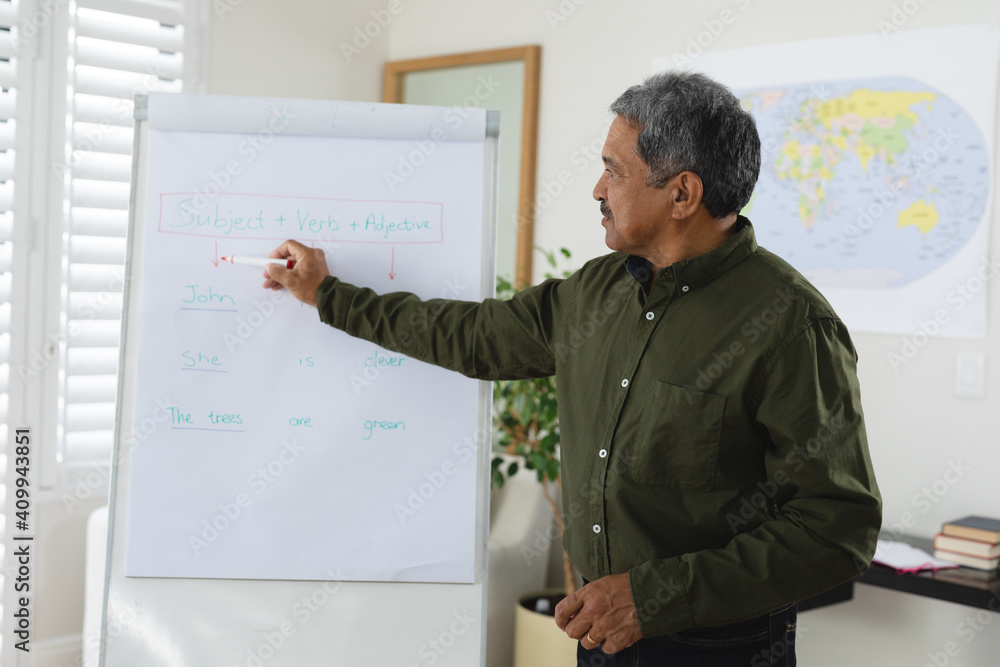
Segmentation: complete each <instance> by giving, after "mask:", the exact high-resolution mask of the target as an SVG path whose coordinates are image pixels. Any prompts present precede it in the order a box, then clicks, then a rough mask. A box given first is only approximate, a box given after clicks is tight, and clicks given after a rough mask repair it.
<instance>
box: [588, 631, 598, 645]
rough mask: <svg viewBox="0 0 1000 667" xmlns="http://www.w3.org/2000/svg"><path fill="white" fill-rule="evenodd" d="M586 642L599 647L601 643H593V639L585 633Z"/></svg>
mask: <svg viewBox="0 0 1000 667" xmlns="http://www.w3.org/2000/svg"><path fill="white" fill-rule="evenodd" d="M587 641H589V642H590V643H591V644H593V645H594V646H600V645H601V642H598V641H594V638H593V637H591V636H590V633H589V632H588V633H587Z"/></svg>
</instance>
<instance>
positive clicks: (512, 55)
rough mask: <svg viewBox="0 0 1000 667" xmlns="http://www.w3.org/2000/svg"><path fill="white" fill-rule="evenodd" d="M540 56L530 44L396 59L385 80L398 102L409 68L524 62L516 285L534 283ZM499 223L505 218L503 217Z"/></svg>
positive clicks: (387, 95) (389, 98)
mask: <svg viewBox="0 0 1000 667" xmlns="http://www.w3.org/2000/svg"><path fill="white" fill-rule="evenodd" d="M541 59H542V47H540V46H537V45H530V46H518V47H512V48H508V49H495V50H492V51H472V52H469V53H455V54H452V55H447V56H437V57H432V58H414V59H412V60H396V61H391V62H387V63H386V64H385V78H384V80H383V82H382V101H383V102H393V103H399V102H402V101H403V100H404V94H405V84H404V77H405V76H406V75H407V74H409V73H410V72H420V71H426V70H434V69H447V68H449V67H465V66H468V65H483V64H488V63H502V62H510V61H515V60H520V61H523V62H524V91H523V95H524V97H523V105H522V119H521V121H522V125H521V168H520V179H519V181H520V182H519V187H518V196H517V232H516V233H517V245H516V251H515V258H514V262H515V272H514V286H515V287H516V288H517V289H521V288H524V287H527V286H528V285H530V284H531V256H532V252H533V249H534V244H535V158H536V155H537V143H538V85H539V77H540V73H541ZM498 224H503V222H502V221H500V222H499V223H498Z"/></svg>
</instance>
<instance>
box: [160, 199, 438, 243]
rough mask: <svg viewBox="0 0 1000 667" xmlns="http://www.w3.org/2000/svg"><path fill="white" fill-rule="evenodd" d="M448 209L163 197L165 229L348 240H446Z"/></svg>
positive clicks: (416, 204)
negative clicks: (200, 201) (200, 203)
mask: <svg viewBox="0 0 1000 667" xmlns="http://www.w3.org/2000/svg"><path fill="white" fill-rule="evenodd" d="M443 217H444V207H443V205H442V204H439V203H435V202H394V201H363V200H351V199H325V198H319V197H279V196H269V195H249V194H247V195H243V194H239V195H238V194H223V195H219V196H218V197H217V198H216V199H215V200H214V201H213V202H212V203H211V204H210V205H207V206H203V207H199V206H197V205H196V200H195V198H194V197H193V196H191V195H190V194H187V193H176V194H162V195H160V223H159V231H160V232H165V233H169V234H187V235H192V236H207V237H213V238H243V239H276V240H278V239H285V238H289V237H292V236H294V237H296V238H298V239H300V240H317V241H328V242H344V243H393V244H397V243H403V244H405V243H442V242H443V241H444V229H443V225H442V220H443Z"/></svg>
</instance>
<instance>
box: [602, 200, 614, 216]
mask: <svg viewBox="0 0 1000 667" xmlns="http://www.w3.org/2000/svg"><path fill="white" fill-rule="evenodd" d="M601 214H602V215H605V216H607V217H608V218H610V219H611V220H614V219H615V216H613V215H612V214H611V207H610V206H608V202H606V201H603V200H602V201H601Z"/></svg>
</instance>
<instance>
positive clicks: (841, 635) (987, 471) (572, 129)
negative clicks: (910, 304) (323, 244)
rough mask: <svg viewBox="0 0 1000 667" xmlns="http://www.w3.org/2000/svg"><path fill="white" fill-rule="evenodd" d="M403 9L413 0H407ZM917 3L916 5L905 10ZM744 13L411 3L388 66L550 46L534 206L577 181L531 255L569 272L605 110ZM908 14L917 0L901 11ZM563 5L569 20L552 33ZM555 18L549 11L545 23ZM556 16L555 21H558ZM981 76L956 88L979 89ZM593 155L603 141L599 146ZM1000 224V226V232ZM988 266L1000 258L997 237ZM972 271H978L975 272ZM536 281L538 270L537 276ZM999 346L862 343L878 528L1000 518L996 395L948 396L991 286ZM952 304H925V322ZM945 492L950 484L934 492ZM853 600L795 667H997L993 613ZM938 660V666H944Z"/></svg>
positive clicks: (861, 26)
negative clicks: (955, 473) (708, 29)
mask: <svg viewBox="0 0 1000 667" xmlns="http://www.w3.org/2000/svg"><path fill="white" fill-rule="evenodd" d="M404 1H405V0H404ZM912 2H914V4H916V0H912ZM737 4H738V5H739V6H740V7H744V6H746V5H747V2H745V1H743V0H741V1H740V2H739V3H736V2H735V1H732V2H731V1H730V0H705V1H703V2H699V3H680V2H663V1H662V0H618V1H616V2H610V0H562V2H560V1H559V0H548V1H546V0H508V1H507V2H503V3H497V2H489V1H482V0H477V1H470V0H421V2H419V3H417V2H408V3H407V4H405V11H403V12H402V13H401V14H400V16H399V18H398V22H397V23H396V24H394V25H393V30H392V34H391V39H390V48H389V56H390V57H391V58H392V59H394V60H396V59H403V58H412V57H417V56H424V55H436V54H442V53H450V52H460V51H467V50H478V49H488V48H498V47H503V46H512V45H519V44H527V43H537V44H541V45H542V49H543V51H542V90H541V122H540V126H539V152H538V155H539V157H538V178H539V181H538V193H539V196H541V193H543V192H545V183H546V182H553V181H556V180H557V177H558V174H559V172H560V171H562V170H568V171H569V172H570V173H571V174H572V176H573V183H572V185H571V186H569V187H568V188H567V189H566V190H565V192H563V193H562V194H561V195H560V196H558V197H556V198H555V199H554V201H553V202H552V203H551V205H550V206H549V207H548V208H545V209H544V210H540V211H539V212H538V217H537V220H536V237H535V238H536V242H537V243H539V244H540V245H542V246H543V247H546V248H554V247H558V246H560V245H565V246H568V247H569V248H570V249H571V250H573V253H574V258H575V263H577V264H579V263H582V262H583V260H585V259H587V258H589V257H592V256H595V255H598V254H601V253H604V252H605V247H604V244H603V230H602V229H601V227H600V216H599V215H598V213H597V205H596V203H595V202H594V201H593V200H592V198H591V190H592V187H593V184H594V181H595V180H596V179H597V177H598V176H599V175H600V171H601V167H600V166H599V164H598V162H597V161H596V160H595V161H591V162H589V164H588V163H587V161H586V160H585V159H584V157H583V154H582V153H581V152H580V147H581V146H583V145H586V144H588V143H589V142H590V141H591V140H592V139H595V138H603V128H604V126H605V124H606V122H607V113H606V109H607V106H608V104H609V103H610V102H611V101H612V100H614V98H615V97H617V95H618V94H620V93H621V92H622V91H623V90H624V89H625V88H626V87H628V86H629V85H632V84H634V83H638V82H640V81H641V80H642V79H643V78H644V77H645V76H647V75H648V74H649V73H650V65H651V62H650V61H651V59H652V58H653V57H654V56H660V55H671V54H673V53H674V52H676V51H680V50H681V49H682V48H683V46H684V45H685V44H686V43H687V39H688V38H689V37H692V36H694V35H695V34H696V33H698V32H699V31H701V30H703V29H704V26H703V25H702V22H703V21H706V20H710V19H713V18H717V17H718V16H719V12H720V11H722V10H723V9H725V8H732V7H734V6H736V5H737ZM901 4H904V3H903V2H902V0H842V1H841V2H838V3H836V4H830V3H827V2H818V1H817V0H806V1H803V0H749V6H748V7H747V8H746V9H745V10H744V11H739V12H736V14H737V20H736V22H735V23H733V24H732V25H729V26H728V27H726V29H725V31H724V32H723V33H722V34H721V35H720V36H719V37H718V39H717V40H716V41H715V42H714V43H713V44H712V45H711V46H710V47H709V48H711V49H729V48H737V47H742V46H752V45H759V44H767V43H773V42H781V41H792V40H800V39H808V38H818V37H832V36H840V35H854V34H861V33H871V32H877V30H878V28H877V24H878V21H879V20H888V19H889V18H890V16H891V14H892V12H893V9H894V6H897V5H901ZM906 4H907V6H909V3H906ZM919 5H920V8H919V9H918V10H917V11H916V12H915V13H914V14H913V16H912V17H911V18H910V19H909V20H908V21H907V23H906V24H905V26H904V28H905V29H913V28H928V27H936V26H945V25H960V24H968V23H983V22H993V23H996V22H1000V3H997V2H996V1H995V0H949V2H941V1H937V2H935V1H934V0H921V2H920V3H919ZM560 8H562V9H563V10H564V13H565V14H566V15H567V16H566V17H565V18H566V20H564V21H557V22H550V18H551V17H552V16H553V15H559V16H562V14H559V12H560ZM547 12H550V13H548V14H547ZM553 13H555V14H553ZM975 74H976V73H975V72H974V71H969V72H956V73H955V75H956V76H975ZM596 143H597V145H598V146H599V145H600V141H597V142H596ZM996 227H997V224H996V215H994V221H993V228H994V229H996ZM993 236H994V238H993V240H992V242H991V247H992V252H993V254H995V255H997V256H1000V235H997V234H996V233H994V235H993ZM974 270H975V267H970V275H972V274H973V272H974ZM537 273H538V271H537V270H536V278H537ZM989 300H990V313H991V317H990V330H991V335H990V338H989V339H987V340H982V341H956V340H944V339H938V340H932V341H931V342H930V343H928V345H927V346H926V347H925V348H924V349H923V350H921V352H920V353H919V354H918V355H917V356H916V357H915V358H914V359H913V360H912V361H911V362H910V363H909V364H907V365H906V366H904V367H902V368H900V369H899V372H898V373H895V372H893V371H892V369H891V367H890V365H889V363H888V362H887V360H886V355H887V353H889V352H890V351H894V352H895V351H898V349H899V345H900V342H901V341H900V337H898V336H880V335H872V334H857V335H855V342H856V345H857V347H858V351H859V355H860V357H861V366H860V375H861V382H862V392H863V400H864V405H865V411H866V415H867V419H868V432H869V439H870V443H871V449H872V454H873V458H874V460H875V466H876V473H877V475H878V479H879V482H880V484H881V488H882V492H883V495H884V497H885V525H886V527H889V526H891V525H892V524H896V523H898V522H900V521H901V520H902V517H903V516H904V515H905V514H906V513H907V512H909V513H910V514H911V515H912V519H913V522H912V525H911V526H910V527H909V528H908V532H911V533H914V534H918V535H923V536H926V537H930V536H932V535H933V534H934V533H935V532H936V531H937V529H938V527H939V526H940V524H941V523H942V522H943V521H946V520H948V519H951V518H956V517H959V516H963V515H965V514H971V513H981V514H989V515H993V516H1000V492H998V491H997V490H996V479H997V471H998V470H1000V447H998V446H997V441H996V438H997V434H998V433H1000V410H998V409H997V406H998V402H1000V395H998V392H997V390H994V389H988V391H987V399H986V400H985V401H969V400H960V399H956V398H954V397H953V394H952V387H953V385H954V365H955V355H956V354H957V353H959V352H965V351H976V352H984V353H987V352H989V351H990V350H991V348H992V349H993V350H996V349H997V342H998V341H1000V316H998V314H1000V308H998V307H997V306H998V305H1000V289H996V286H991V289H990V296H989ZM943 305H945V304H928V310H927V315H928V317H930V316H931V315H932V313H933V312H934V310H935V309H936V308H939V307H942V306H943ZM988 366H989V368H988V375H987V378H988V380H989V378H997V377H1000V376H998V373H1000V354H996V353H994V354H993V355H991V356H989V357H988ZM950 461H955V462H959V461H960V462H961V463H962V464H963V465H965V466H968V467H969V468H970V469H969V470H968V471H967V472H966V473H965V474H964V476H963V477H962V478H961V479H960V480H959V482H958V483H957V484H954V485H951V486H948V487H947V491H946V493H944V494H942V496H940V497H938V498H937V499H936V500H934V501H930V500H920V499H918V498H917V496H918V495H919V494H921V493H922V490H923V489H924V488H925V487H928V488H929V487H930V486H931V485H932V484H933V483H934V482H935V481H938V480H942V479H943V476H944V474H945V472H946V471H947V470H948V469H949V462H950ZM938 488H939V490H940V489H941V483H940V482H939V484H938ZM858 588H859V589H860V590H859V591H858V594H857V600H855V601H854V602H852V603H849V604H845V605H839V606H836V607H832V608H829V609H826V610H821V611H816V612H812V613H807V614H803V615H802V618H801V625H802V626H804V629H806V631H805V632H803V633H802V637H801V648H800V656H801V662H802V664H807V665H819V666H823V665H830V666H834V665H837V666H840V665H848V664H861V665H913V666H914V667H921V666H922V665H924V664H925V663H929V662H930V658H929V657H928V653H939V652H941V651H943V650H944V649H945V646H946V645H947V644H948V642H956V643H957V644H958V648H959V649H960V653H959V654H958V655H957V656H956V657H948V658H947V661H948V664H949V665H951V666H956V665H958V666H966V665H967V666H969V667H979V666H981V665H988V664H996V660H997V658H996V656H997V655H1000V631H998V630H1000V615H995V614H994V615H993V616H989V617H987V618H991V619H993V624H992V626H988V629H987V630H986V631H984V632H979V633H975V634H974V635H973V639H972V641H970V642H966V641H965V639H964V638H965V635H959V634H957V632H958V626H959V625H960V624H961V623H963V622H964V621H965V619H966V617H967V616H968V615H969V614H970V613H973V614H974V611H973V610H971V609H969V608H965V607H960V606H958V605H951V604H948V603H943V602H938V601H934V600H929V599H924V598H918V597H916V596H912V595H903V594H897V593H893V592H891V591H883V590H880V589H872V588H870V587H860V586H859V587H858ZM938 657H939V658H940V657H941V656H938Z"/></svg>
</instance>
